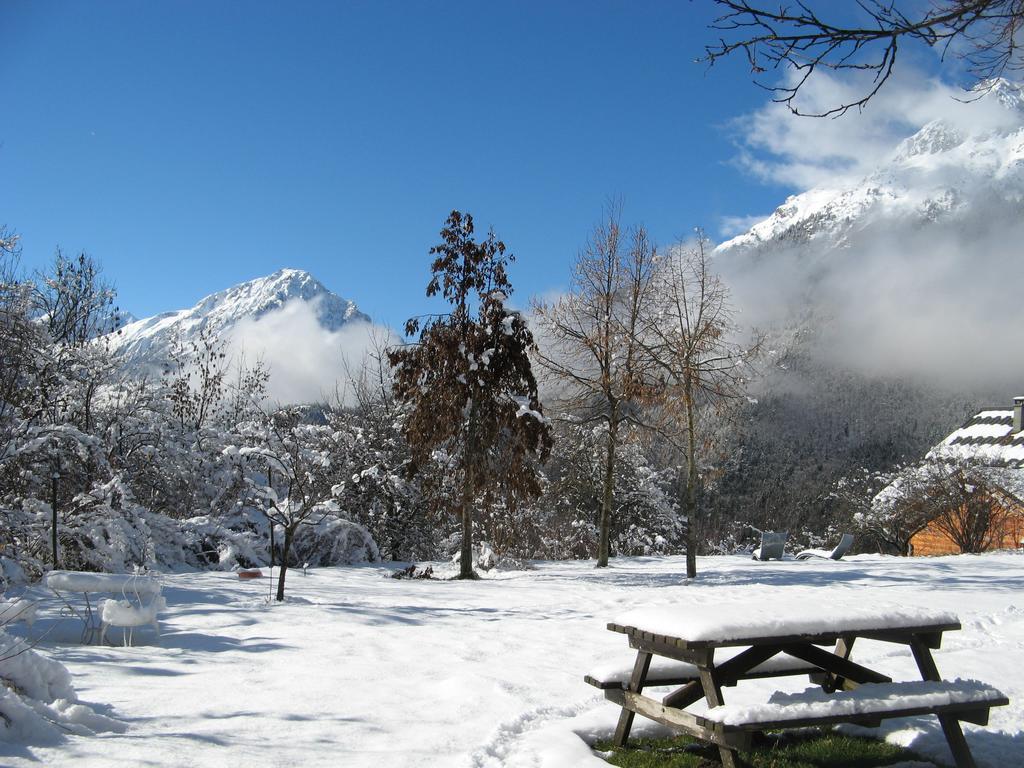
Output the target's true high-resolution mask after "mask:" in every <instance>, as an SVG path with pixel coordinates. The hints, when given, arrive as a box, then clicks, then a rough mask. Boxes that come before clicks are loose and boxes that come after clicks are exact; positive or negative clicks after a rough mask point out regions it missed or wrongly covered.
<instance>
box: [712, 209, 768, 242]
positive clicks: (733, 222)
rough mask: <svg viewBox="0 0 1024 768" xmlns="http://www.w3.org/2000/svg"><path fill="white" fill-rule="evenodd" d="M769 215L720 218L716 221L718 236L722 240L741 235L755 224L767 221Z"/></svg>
mask: <svg viewBox="0 0 1024 768" xmlns="http://www.w3.org/2000/svg"><path fill="white" fill-rule="evenodd" d="M768 216H769V214H762V215H758V214H754V215H753V216H722V217H721V218H720V219H719V220H718V235H719V237H722V238H730V237H735V236H736V235H742V234H743V233H744V232H746V231H747V230H748V229H750V228H751V227H752V226H754V225H755V224H759V223H761V222H762V221H764V220H765V219H767V218H768Z"/></svg>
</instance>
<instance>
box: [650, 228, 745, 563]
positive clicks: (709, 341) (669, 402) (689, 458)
mask: <svg viewBox="0 0 1024 768" xmlns="http://www.w3.org/2000/svg"><path fill="white" fill-rule="evenodd" d="M706 244H707V240H706V238H705V237H704V235H703V233H701V232H698V237H697V240H696V243H695V244H694V245H693V246H692V247H679V248H676V249H674V250H673V251H672V252H670V253H669V254H668V255H667V256H665V257H663V258H661V259H659V261H658V268H657V270H656V273H655V279H654V284H655V295H656V299H655V308H654V309H655V311H653V312H651V313H650V314H649V315H648V317H649V320H648V321H647V323H646V324H645V326H644V327H643V328H642V330H641V333H640V335H639V336H638V338H639V340H640V343H641V345H642V347H643V350H644V352H645V353H646V355H647V356H648V357H649V358H650V360H651V362H652V364H653V365H654V366H655V367H656V369H657V370H658V372H659V376H660V378H661V381H662V384H663V386H664V391H665V398H664V413H665V415H666V416H667V417H668V422H669V424H670V425H672V426H673V427H674V429H673V430H672V431H673V432H674V433H675V434H677V435H680V436H681V437H682V438H683V442H682V445H681V449H682V453H683V460H682V461H681V462H680V463H681V465H682V466H681V467H680V473H679V474H680V482H681V485H682V486H683V487H682V488H681V489H680V490H681V494H680V495H681V496H682V498H683V509H684V512H685V514H686V518H687V527H686V530H687V533H686V575H687V577H688V578H693V577H694V576H696V575H697V560H696V552H697V542H696V526H697V488H698V482H699V479H700V478H699V470H698V460H699V456H698V453H699V451H700V449H701V448H702V447H705V445H706V443H707V441H708V439H709V438H710V436H711V431H710V430H709V429H708V427H707V425H706V423H705V421H706V419H707V418H708V416H709V415H710V414H711V413H712V412H718V413H723V412H724V411H725V410H726V409H727V407H728V406H729V405H730V404H733V403H735V402H736V401H738V400H739V399H740V398H741V397H742V395H743V394H744V392H745V389H744V385H745V383H746V380H747V375H748V372H749V362H750V359H751V357H752V356H753V354H754V353H755V352H756V350H757V344H753V345H751V346H749V347H743V346H741V345H739V344H737V343H736V341H735V336H736V333H737V329H736V327H735V326H734V323H733V310H732V307H731V305H730V303H729V291H728V289H727V288H726V286H725V285H724V284H723V283H722V282H721V280H720V279H719V278H718V276H717V275H715V274H713V273H712V272H711V269H710V263H709V255H708V251H707V248H706ZM683 469H685V471H683Z"/></svg>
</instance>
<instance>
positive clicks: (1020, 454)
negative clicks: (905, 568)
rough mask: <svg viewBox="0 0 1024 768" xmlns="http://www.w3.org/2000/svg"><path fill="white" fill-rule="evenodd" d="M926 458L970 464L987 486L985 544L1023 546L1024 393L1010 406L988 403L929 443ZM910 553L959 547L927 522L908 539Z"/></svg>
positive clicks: (954, 551) (989, 546) (941, 552)
mask: <svg viewBox="0 0 1024 768" xmlns="http://www.w3.org/2000/svg"><path fill="white" fill-rule="evenodd" d="M926 459H927V460H930V461H934V462H943V463H947V464H951V465H952V464H959V465H963V466H970V467H971V468H972V471H976V472H978V473H979V476H980V477H982V478H984V481H985V482H986V484H987V485H988V486H989V488H990V489H991V493H990V494H989V495H988V497H987V499H988V503H990V505H991V508H992V512H991V516H990V520H991V521H992V522H991V530H990V531H989V534H988V536H987V537H986V541H987V545H986V547H985V548H986V549H1014V548H1021V547H1024V397H1016V398H1014V400H1013V408H988V409H985V410H983V411H980V412H978V413H977V414H975V415H974V416H973V417H971V418H970V419H968V420H967V422H966V423H965V424H964V425H963V426H961V427H960V428H959V429H957V430H956V431H955V432H953V433H952V434H951V435H949V436H948V437H947V438H946V439H945V440H943V441H942V442H941V443H939V444H938V445H936V446H935V447H934V448H932V449H931V450H930V451H929V452H928V455H927V457H926ZM910 545H911V548H910V554H913V555H948V554H957V553H959V552H960V551H961V550H960V547H959V546H958V545H957V543H956V542H955V541H953V539H952V538H951V537H950V536H949V535H947V533H945V532H944V531H943V530H941V528H940V527H939V526H938V525H936V523H935V522H934V521H933V522H930V523H928V524H927V525H926V526H925V527H924V528H923V529H921V530H920V531H918V532H917V533H916V534H915V535H914V536H913V538H912V539H911V541H910Z"/></svg>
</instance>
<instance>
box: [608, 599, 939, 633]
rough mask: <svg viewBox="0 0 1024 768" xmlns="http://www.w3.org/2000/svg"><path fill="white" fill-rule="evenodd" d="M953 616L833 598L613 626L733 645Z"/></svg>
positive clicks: (669, 612) (651, 611)
mask: <svg viewBox="0 0 1024 768" xmlns="http://www.w3.org/2000/svg"><path fill="white" fill-rule="evenodd" d="M958 621H959V620H958V619H957V617H956V614H954V613H950V612H949V611H942V610H935V609H933V608H920V607H917V606H913V605H896V604H886V603H877V602H873V601H872V602H871V603H870V604H869V605H862V604H859V603H848V602H842V601H839V600H833V599H820V600H815V601H803V600H802V601H798V602H785V601H782V600H771V599H769V600H760V601H758V602H756V603H747V602H741V603H722V604H718V605H702V606H701V607H700V608H694V607H693V606H684V605H678V604H673V605H664V606H660V607H657V608H641V609H638V610H633V611H629V612H628V613H624V614H621V615H619V616H618V617H617V618H616V619H615V620H614V622H613V623H614V624H618V625H619V626H622V627H631V628H633V629H637V630H640V631H641V632H648V633H650V634H654V635H665V636H667V637H675V638H679V639H682V640H687V641H690V642H709V641H710V642H732V641H743V640H746V639H753V638H760V637H788V636H791V635H816V634H828V633H831V632H858V631H864V630H878V629H901V628H909V627H926V626H932V625H936V624H956V623H958Z"/></svg>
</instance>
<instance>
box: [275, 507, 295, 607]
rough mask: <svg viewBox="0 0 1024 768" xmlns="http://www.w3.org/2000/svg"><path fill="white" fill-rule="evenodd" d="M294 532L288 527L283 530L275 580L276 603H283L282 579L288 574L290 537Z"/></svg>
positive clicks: (290, 547)
mask: <svg viewBox="0 0 1024 768" xmlns="http://www.w3.org/2000/svg"><path fill="white" fill-rule="evenodd" d="M294 533H295V531H294V530H293V529H292V528H291V527H290V526H285V529H284V548H283V549H282V550H281V572H280V575H279V576H278V578H277V601H278V602H279V603H280V602H283V601H284V577H285V574H286V573H288V555H289V554H290V553H291V549H292V536H293V534H294Z"/></svg>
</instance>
